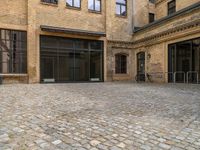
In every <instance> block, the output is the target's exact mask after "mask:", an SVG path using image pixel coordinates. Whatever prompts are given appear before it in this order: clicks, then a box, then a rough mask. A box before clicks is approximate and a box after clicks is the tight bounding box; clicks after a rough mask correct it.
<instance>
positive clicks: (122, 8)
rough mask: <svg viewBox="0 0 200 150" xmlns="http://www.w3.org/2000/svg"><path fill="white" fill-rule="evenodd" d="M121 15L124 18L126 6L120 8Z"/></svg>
mask: <svg viewBox="0 0 200 150" xmlns="http://www.w3.org/2000/svg"><path fill="white" fill-rule="evenodd" d="M121 15H123V16H126V6H121Z"/></svg>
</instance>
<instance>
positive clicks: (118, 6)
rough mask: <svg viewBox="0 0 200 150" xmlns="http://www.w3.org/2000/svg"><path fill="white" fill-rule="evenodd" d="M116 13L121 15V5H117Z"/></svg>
mask: <svg viewBox="0 0 200 150" xmlns="http://www.w3.org/2000/svg"><path fill="white" fill-rule="evenodd" d="M116 14H117V15H120V14H121V13H120V5H116Z"/></svg>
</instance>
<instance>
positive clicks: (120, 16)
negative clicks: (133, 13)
mask: <svg viewBox="0 0 200 150" xmlns="http://www.w3.org/2000/svg"><path fill="white" fill-rule="evenodd" d="M115 16H116V17H119V18H124V19H126V18H127V15H126V16H123V15H118V14H115Z"/></svg>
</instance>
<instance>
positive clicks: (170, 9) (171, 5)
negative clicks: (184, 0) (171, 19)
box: [168, 0, 176, 15]
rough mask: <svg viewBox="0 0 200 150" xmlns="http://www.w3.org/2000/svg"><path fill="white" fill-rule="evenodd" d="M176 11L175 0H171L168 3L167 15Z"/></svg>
mask: <svg viewBox="0 0 200 150" xmlns="http://www.w3.org/2000/svg"><path fill="white" fill-rule="evenodd" d="M175 12H176V0H172V1H171V2H169V3H168V15H171V14H173V13H175Z"/></svg>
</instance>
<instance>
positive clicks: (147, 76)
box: [135, 71, 200, 84]
mask: <svg viewBox="0 0 200 150" xmlns="http://www.w3.org/2000/svg"><path fill="white" fill-rule="evenodd" d="M191 74H192V75H194V76H195V78H194V76H192V80H194V79H195V83H197V84H199V83H200V82H199V73H198V71H188V72H184V71H176V72H144V73H139V74H137V75H136V76H135V81H137V82H142V81H150V82H153V79H154V78H162V79H164V80H166V79H167V81H168V82H169V79H170V80H171V81H172V82H173V83H178V81H177V79H179V80H180V79H182V80H181V81H179V82H183V83H190V82H189V80H190V76H189V75H191ZM166 75H167V76H166ZM178 75H182V77H181V78H178V77H177V76H178ZM140 79H143V80H140ZM193 83H194V82H193Z"/></svg>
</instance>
